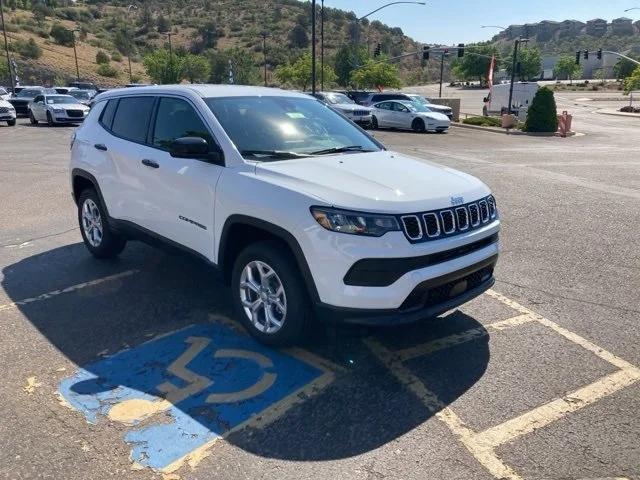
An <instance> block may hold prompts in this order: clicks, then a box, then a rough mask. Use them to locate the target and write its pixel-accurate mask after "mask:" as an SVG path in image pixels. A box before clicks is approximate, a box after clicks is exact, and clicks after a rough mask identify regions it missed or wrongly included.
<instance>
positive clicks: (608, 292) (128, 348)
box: [0, 95, 640, 480]
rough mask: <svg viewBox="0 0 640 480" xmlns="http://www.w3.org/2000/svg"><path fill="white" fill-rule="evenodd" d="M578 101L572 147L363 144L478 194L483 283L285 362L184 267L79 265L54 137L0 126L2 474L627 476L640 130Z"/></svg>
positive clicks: (433, 138)
mask: <svg viewBox="0 0 640 480" xmlns="http://www.w3.org/2000/svg"><path fill="white" fill-rule="evenodd" d="M578 100H579V99H576V98H574V97H572V96H571V95H567V96H564V97H563V96H560V97H559V102H560V107H561V108H569V109H571V110H572V111H573V112H574V113H575V116H576V117H575V119H574V123H575V129H576V130H578V131H579V132H580V133H582V134H584V135H580V136H576V137H572V138H567V139H561V138H534V137H521V136H508V135H501V134H492V133H485V132H478V131H476V130H467V129H462V128H458V127H454V128H452V130H451V131H450V132H449V133H448V134H447V135H424V134H422V135H421V134H414V133H401V132H392V131H379V132H376V133H375V135H376V137H377V138H378V139H379V140H381V141H382V142H383V143H385V144H386V145H387V146H388V147H389V148H391V149H394V150H397V151H401V152H403V153H407V154H411V155H413V156H416V157H419V158H422V159H425V161H429V160H430V161H434V162H437V163H441V164H444V165H446V166H450V167H453V168H457V169H461V170H464V171H466V172H469V173H471V174H473V175H475V176H477V177H479V178H481V179H482V180H484V181H485V182H486V183H487V184H488V185H490V186H491V188H492V189H493V191H494V193H495V195H496V197H497V199H498V205H499V208H500V211H501V215H502V219H503V232H502V246H503V252H502V256H501V260H500V263H499V266H498V270H497V274H496V277H497V283H496V285H495V287H494V289H493V290H491V291H490V292H488V293H487V294H485V295H483V296H482V297H480V298H478V299H476V300H474V301H473V302H471V303H470V304H468V305H465V306H464V307H463V308H461V309H460V310H457V311H454V312H450V313H449V314H447V315H446V316H444V317H443V318H439V319H436V320H429V321H425V322H423V323H420V324H416V325H411V326H405V327H401V328H394V329H356V328H333V327H326V328H318V331H317V333H316V334H315V335H314V337H313V339H312V340H311V342H310V343H309V344H308V345H304V346H302V347H300V348H295V349H289V350H284V351H274V350H270V349H267V348H265V347H262V346H260V345H258V344H256V343H255V342H254V341H252V340H251V339H250V338H249V337H247V336H246V335H245V334H244V332H243V331H242V329H241V328H240V327H238V325H236V324H235V323H234V322H232V321H231V320H229V316H230V302H229V300H228V292H227V291H226V288H225V287H223V286H221V285H220V284H219V283H217V282H216V281H215V280H214V278H213V277H214V274H213V272H212V271H211V270H210V268H209V267H207V266H206V265H203V264H202V263H199V262H198V261H197V260H194V259H191V258H188V257H183V256H179V255H174V254H170V253H167V252H163V251H158V250H155V249H153V248H151V247H148V246H145V245H143V244H138V243H131V244H129V245H128V247H127V249H126V250H125V252H124V253H123V255H122V256H121V257H120V259H118V260H117V261H111V262H100V261H97V260H94V259H93V258H91V257H90V255H89V254H88V252H87V251H86V250H85V248H84V246H83V245H82V243H81V238H80V233H79V231H78V229H77V227H76V223H77V222H76V218H75V207H74V204H73V202H72V200H71V196H70V192H69V190H70V188H69V185H68V178H67V162H68V152H69V139H70V135H71V132H72V130H73V129H72V128H71V127H55V128H47V127H45V126H39V127H32V126H30V125H28V121H26V120H25V119H21V120H20V121H19V125H18V126H17V127H15V128H8V127H4V126H2V127H0V171H1V172H2V178H1V180H0V192H2V195H1V199H2V202H1V204H0V225H1V228H0V285H1V287H2V288H0V338H2V340H3V342H2V347H0V374H1V376H2V379H3V381H2V382H1V383H0V398H1V399H2V401H1V402H0V418H1V419H2V420H1V421H0V444H1V445H3V448H2V449H1V450H0V465H2V468H1V469H0V477H1V478H8V479H31V478H53V479H58V478H65V479H69V480H70V479H87V478H94V479H101V478H127V479H129V478H130V479H154V478H163V479H165V480H171V479H174V480H175V479H179V478H184V479H205V478H207V479H210V478H220V479H241V478H264V479H271V478H273V479H302V478H331V477H333V478H339V479H378V478H390V479H391V478H393V479H395V478H398V479H414V478H415V479H425V478H428V479H465V480H468V479H474V480H475V479H480V480H482V479H495V478H498V479H501V478H508V479H576V480H577V479H605V478H607V479H613V478H617V479H640V416H638V414H637V412H638V410H639V408H640V349H639V348H638V344H639V342H640V329H639V328H638V320H639V319H640V295H639V294H638V292H639V291H640V247H639V245H640V243H639V241H638V237H639V233H640V227H639V225H640V157H639V156H638V141H639V140H640V122H636V124H634V123H633V122H631V121H630V120H629V119H624V118H619V117H609V116H604V115H600V114H598V113H596V111H595V110H596V108H595V107H593V106H592V104H591V103H589V102H586V101H578ZM425 188H428V185H426V186H425Z"/></svg>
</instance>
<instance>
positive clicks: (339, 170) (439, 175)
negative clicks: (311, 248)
mask: <svg viewBox="0 0 640 480" xmlns="http://www.w3.org/2000/svg"><path fill="white" fill-rule="evenodd" d="M425 153H427V152H426V151H425ZM256 174H257V175H258V176H259V177H262V178H263V179H264V180H265V181H269V182H273V183H275V184H279V185H281V186H283V187H285V188H289V189H292V190H296V191H299V192H303V193H305V194H307V195H309V196H312V197H315V198H317V199H318V200H319V201H323V202H324V203H326V204H328V205H332V206H335V207H339V208H344V209H350V210H361V211H371V212H380V213H396V214H398V213H412V212H421V211H427V210H436V209H440V208H446V207H450V206H451V202H452V197H463V198H464V202H465V203H466V202H471V201H473V200H477V199H479V198H481V197H483V196H486V195H489V194H490V191H489V189H488V188H487V186H486V185H484V184H483V183H482V182H481V181H480V180H478V179H476V178H474V177H472V176H471V175H467V174H466V173H462V172H459V171H457V170H454V169H451V168H448V167H443V166H441V165H437V164H435V163H431V162H428V161H425V160H418V159H416V158H412V157H408V156H405V155H402V154H399V153H394V152H388V151H381V152H373V153H357V154H344V155H332V156H321V157H312V158H303V159H299V160H298V159H296V160H285V161H278V162H264V163H259V164H257V166H256Z"/></svg>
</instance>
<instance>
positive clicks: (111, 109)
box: [100, 99, 118, 130]
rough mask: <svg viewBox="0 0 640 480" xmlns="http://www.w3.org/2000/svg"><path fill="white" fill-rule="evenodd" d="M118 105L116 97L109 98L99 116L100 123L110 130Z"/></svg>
mask: <svg viewBox="0 0 640 480" xmlns="http://www.w3.org/2000/svg"><path fill="white" fill-rule="evenodd" d="M117 107H118V99H115V100H109V101H108V102H107V105H106V106H105V107H104V110H103V111H102V115H101V116H100V123H101V124H102V126H103V127H105V128H106V129H107V130H111V124H112V123H113V117H114V115H115V113H116V108H117Z"/></svg>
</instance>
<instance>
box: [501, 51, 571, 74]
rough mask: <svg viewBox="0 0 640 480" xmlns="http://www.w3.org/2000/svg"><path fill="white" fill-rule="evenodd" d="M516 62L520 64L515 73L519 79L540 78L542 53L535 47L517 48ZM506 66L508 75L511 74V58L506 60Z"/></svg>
mask: <svg viewBox="0 0 640 480" xmlns="http://www.w3.org/2000/svg"><path fill="white" fill-rule="evenodd" d="M574 61H575V60H574ZM518 63H519V64H520V70H519V71H518V70H516V74H517V75H518V76H519V77H520V80H535V79H537V78H540V72H542V54H541V53H540V50H539V49H538V48H537V47H531V48H522V49H521V50H518ZM506 68H507V72H508V73H509V75H511V70H512V68H513V63H512V62H511V60H508V61H507V64H506Z"/></svg>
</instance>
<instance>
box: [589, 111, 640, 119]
mask: <svg viewBox="0 0 640 480" xmlns="http://www.w3.org/2000/svg"><path fill="white" fill-rule="evenodd" d="M596 113H599V114H600V115H611V116H613V117H625V118H640V113H627V112H618V111H616V110H596Z"/></svg>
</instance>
